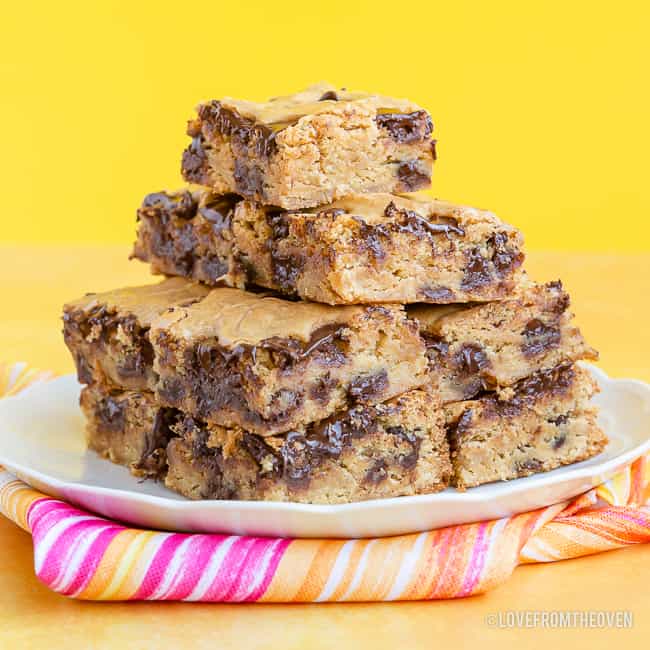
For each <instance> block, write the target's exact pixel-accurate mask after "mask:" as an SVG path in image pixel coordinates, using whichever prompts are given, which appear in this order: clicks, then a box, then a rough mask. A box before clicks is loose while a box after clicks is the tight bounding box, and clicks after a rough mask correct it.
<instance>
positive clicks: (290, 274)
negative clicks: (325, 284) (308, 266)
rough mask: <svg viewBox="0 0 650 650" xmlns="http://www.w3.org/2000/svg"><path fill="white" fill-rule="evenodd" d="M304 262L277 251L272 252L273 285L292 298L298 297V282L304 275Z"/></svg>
mask: <svg viewBox="0 0 650 650" xmlns="http://www.w3.org/2000/svg"><path fill="white" fill-rule="evenodd" d="M303 267H304V260H303V259H302V258H299V257H297V256H289V255H280V254H278V253H277V252H276V251H272V252H271V269H272V273H273V283H274V284H275V285H277V287H278V288H279V289H280V291H282V292H283V293H286V294H288V295H290V296H295V295H297V292H298V288H297V284H298V280H299V278H300V276H301V275H302V271H303Z"/></svg>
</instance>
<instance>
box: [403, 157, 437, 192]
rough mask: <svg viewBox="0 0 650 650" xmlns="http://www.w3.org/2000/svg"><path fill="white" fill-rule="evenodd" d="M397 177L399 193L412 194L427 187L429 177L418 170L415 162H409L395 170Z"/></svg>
mask: <svg viewBox="0 0 650 650" xmlns="http://www.w3.org/2000/svg"><path fill="white" fill-rule="evenodd" d="M397 177H398V179H399V181H400V184H399V187H398V189H399V191H402V192H413V191H415V190H419V189H422V188H424V187H428V185H429V184H430V183H431V176H429V174H428V173H425V172H423V171H421V170H420V168H419V166H418V161H417V160H409V161H408V162H404V163H402V164H401V165H400V166H399V167H398V168H397Z"/></svg>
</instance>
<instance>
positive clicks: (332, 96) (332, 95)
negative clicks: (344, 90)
mask: <svg viewBox="0 0 650 650" xmlns="http://www.w3.org/2000/svg"><path fill="white" fill-rule="evenodd" d="M328 100H330V101H334V102H338V101H339V96H338V95H337V94H336V93H335V92H334V91H333V90H328V91H327V92H324V93H323V94H322V95H321V96H320V97H319V98H318V101H319V102H324V101H328Z"/></svg>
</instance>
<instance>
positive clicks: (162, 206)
mask: <svg viewBox="0 0 650 650" xmlns="http://www.w3.org/2000/svg"><path fill="white" fill-rule="evenodd" d="M195 214H196V198H195V197H194V196H193V194H192V193H191V192H187V191H185V192H172V193H170V192H153V193H152V194H147V196H145V197H144V200H143V201H142V206H141V207H140V209H139V210H138V216H139V217H150V218H161V217H163V216H164V217H167V218H172V217H177V218H178V219H191V218H192V217H194V216H195Z"/></svg>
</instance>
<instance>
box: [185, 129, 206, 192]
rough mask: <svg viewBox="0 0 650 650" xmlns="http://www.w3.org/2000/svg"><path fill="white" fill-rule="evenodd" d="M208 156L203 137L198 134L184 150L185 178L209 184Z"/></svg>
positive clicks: (192, 181)
mask: <svg viewBox="0 0 650 650" xmlns="http://www.w3.org/2000/svg"><path fill="white" fill-rule="evenodd" d="M207 164H208V157H207V155H206V153H205V149H204V148H203V137H202V136H196V137H194V138H192V142H191V143H190V145H189V146H188V147H187V149H185V151H184V152H183V159H182V162H181V171H182V173H183V178H185V180H187V181H190V182H191V183H198V184H207V181H208V174H207V169H206V167H207Z"/></svg>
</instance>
